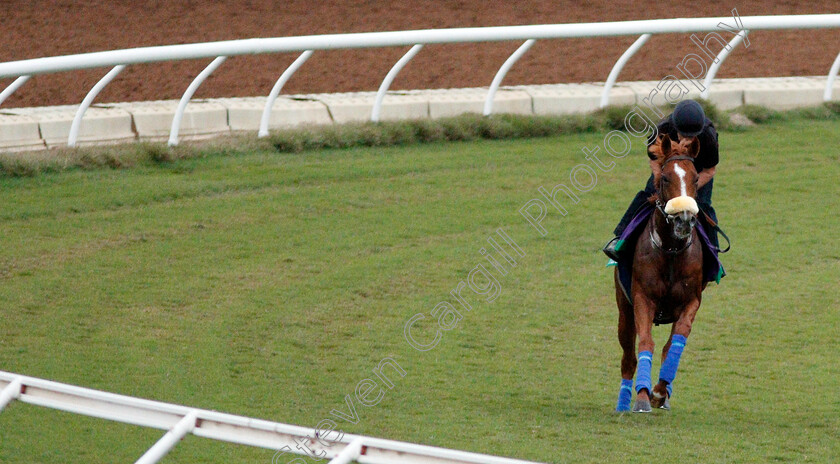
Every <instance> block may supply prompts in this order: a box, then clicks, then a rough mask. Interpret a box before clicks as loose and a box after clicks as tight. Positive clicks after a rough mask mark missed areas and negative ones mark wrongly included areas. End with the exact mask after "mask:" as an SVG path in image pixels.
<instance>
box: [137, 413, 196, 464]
mask: <svg viewBox="0 0 840 464" xmlns="http://www.w3.org/2000/svg"><path fill="white" fill-rule="evenodd" d="M195 421H196V412H195V411H190V412H189V413H188V414H187V415H186V416H184V418H183V419H181V420H180V421H178V423H177V424H175V427H172V429H171V430H170V431H168V432H166V434H165V435H164V436H163V437H161V439H160V440H158V442H157V443H155V444H154V446H152V447H151V448H149V450H148V451H146V453H144V454H143V456H141V457H140V459H138V460H137V462H136V463H135V464H155V463H156V462H158V461H160V460H161V458H163V457H164V456H166V453H168V452H169V451H171V450H172V448H174V447H175V445H177V444H178V442H179V441H181V439H183V438H184V437H185V436H187V434H188V433H190V432H192V431H193V430H194V429H195Z"/></svg>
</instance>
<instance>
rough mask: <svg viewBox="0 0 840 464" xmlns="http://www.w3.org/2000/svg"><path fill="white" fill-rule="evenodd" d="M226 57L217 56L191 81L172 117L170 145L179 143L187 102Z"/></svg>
mask: <svg viewBox="0 0 840 464" xmlns="http://www.w3.org/2000/svg"><path fill="white" fill-rule="evenodd" d="M226 59H227V57H226V56H219V57H216V59H215V60H213V61H212V62H211V63H210V64H209V65H207V67H206V68H204V70H203V71H201V72H200V73H199V74H198V76H196V77H195V79H194V80H193V81H192V82H191V83H190V86H189V87H187V91H186V92H184V95H183V96H182V97H181V101H180V102H178V109H176V110H175V117H174V118H173V119H172V129H171V130H170V131H169V146H170V147H174V146H175V145H178V132H179V131H180V130H181V119H183V117H184V109H186V107H187V103H189V102H190V99H191V98H192V96H193V94H195V91H196V90H197V89H198V86H200V85H201V84H202V83H203V82H204V80H205V79H207V77H208V76H209V75H210V74H213V71H215V70H216V68H218V67H219V66H221V65H222V63H224V62H225V60H226Z"/></svg>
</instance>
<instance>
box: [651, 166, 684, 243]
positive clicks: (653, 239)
mask: <svg viewBox="0 0 840 464" xmlns="http://www.w3.org/2000/svg"><path fill="white" fill-rule="evenodd" d="M671 161H691V162H694V158H692V157H690V156H684V155H680V156H672V157H671V158H668V159H666V160H665V162H664V163H663V164H662V169H663V170H664V169H665V165H666V164H667V163H670V162H671ZM660 182H661V179H660ZM661 190H662V189H660V188H657V192H656V193H657V198H656V209H657V210H658V211H659V212H660V213H662V216H663V217H664V218H665V223H666V224H670V223H671V221H673V220H675V219H676V217H677V216H676V215H674V214H668V213H666V212H665V207H664V205H663V204H662V200H661V199H660V198H661V195H659V192H660V191H661ZM692 228H693V226H692ZM648 235H649V236H650V242H651V243H652V244H653V246H654V247H655V248H657V249H659V250H661V251H664V252H665V253H666V254H669V255H678V254H680V253H682V252H683V251H685V250H687V249H688V247H690V246H691V244H692V243H694V234H691V235H689V236H688V240H687V241H686V243H685V245H683V246H682V247H681V248H664V247H663V246H662V241H661V240H657V235H658V234H657V235H654V231H653V227H650V228H649V229H648Z"/></svg>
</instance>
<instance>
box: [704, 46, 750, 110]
mask: <svg viewBox="0 0 840 464" xmlns="http://www.w3.org/2000/svg"><path fill="white" fill-rule="evenodd" d="M749 33H750V31H748V30H747V29H742V30H741V32H739V33H738V34H737V35H735V37H733V38H732V40H730V41H729V44H727V45H726V46H725V47H723V49H722V50H721V51H720V53H718V55H717V56H716V57H715V60H714V61H713V62H712V64H711V65H709V70H708V71H707V72H706V78H705V79H703V91H702V92H700V98H702V99H704V100H707V99H708V98H709V89H710V88H711V86H712V79H714V78H715V74H717V71H718V69H720V65H722V64H723V61H724V60H725V59H726V57H727V56H729V54H730V53H732V50H734V49H735V47H737V46H738V44H740V43H741V42H743V41H744V38H745V37H746V36H747V34H749Z"/></svg>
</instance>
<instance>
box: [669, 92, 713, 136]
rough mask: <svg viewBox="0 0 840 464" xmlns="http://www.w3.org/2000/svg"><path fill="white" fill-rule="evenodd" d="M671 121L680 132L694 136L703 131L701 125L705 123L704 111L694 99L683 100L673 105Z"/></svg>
mask: <svg viewBox="0 0 840 464" xmlns="http://www.w3.org/2000/svg"><path fill="white" fill-rule="evenodd" d="M671 122H672V123H674V126H675V127H676V128H677V132H679V133H680V134H682V135H684V136H686V137H694V136H697V135H699V134H700V133H701V132H703V127H704V126H705V125H706V113H704V112H703V107H701V106H700V104H699V103H697V102H696V101H694V100H683V101H681V102H679V103H677V106H676V107H674V112H673V113H671Z"/></svg>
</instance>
